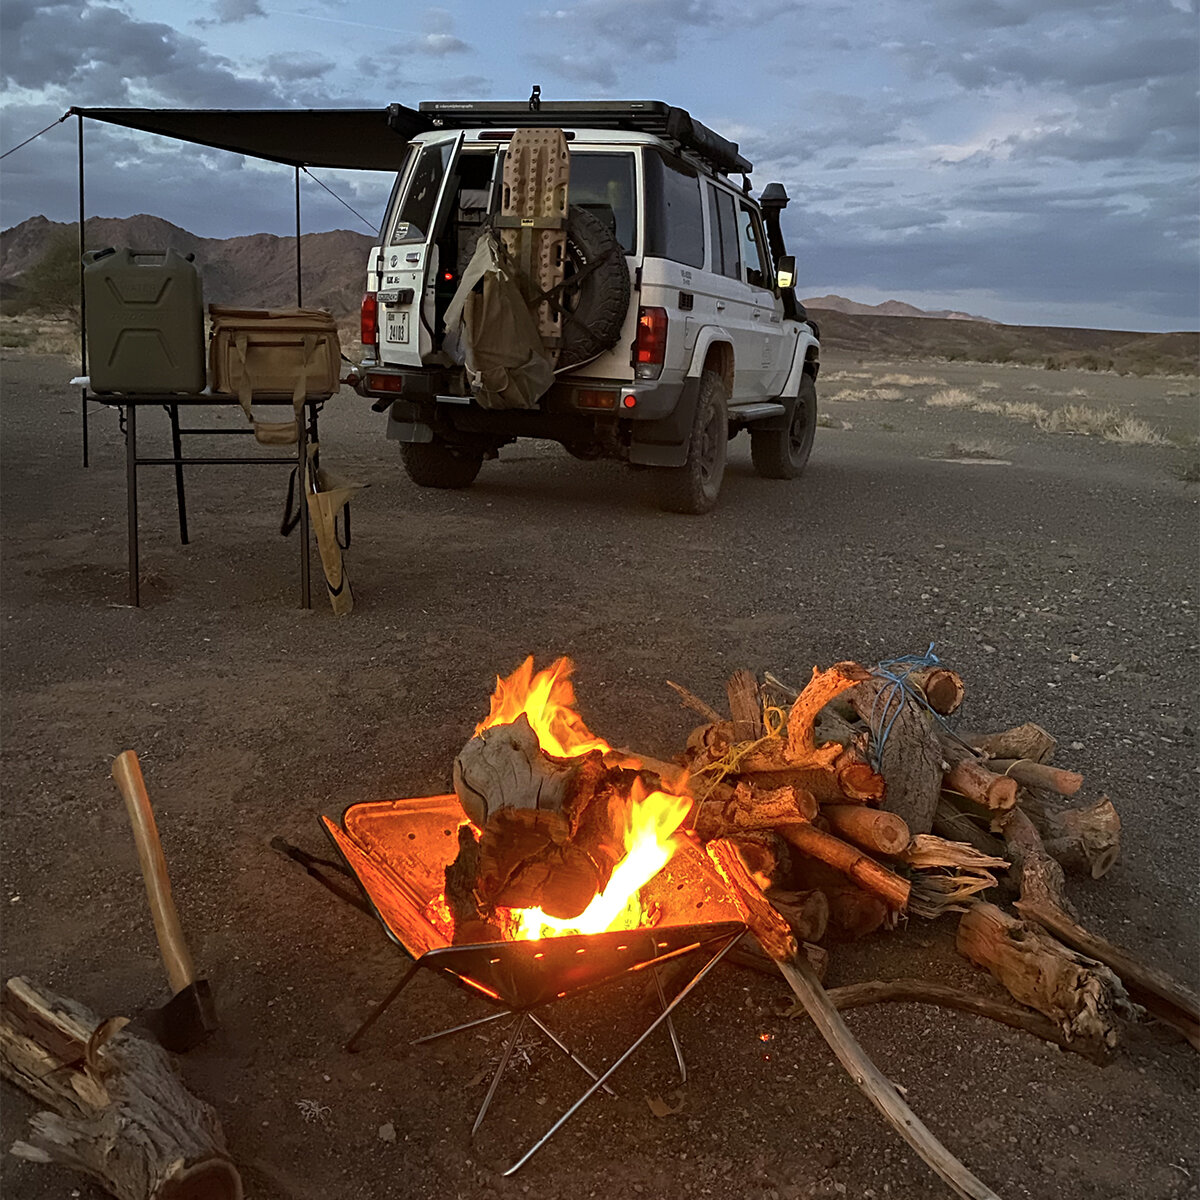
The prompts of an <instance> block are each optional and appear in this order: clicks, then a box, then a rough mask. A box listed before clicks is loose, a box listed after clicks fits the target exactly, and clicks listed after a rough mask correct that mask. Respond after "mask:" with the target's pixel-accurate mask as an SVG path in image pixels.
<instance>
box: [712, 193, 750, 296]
mask: <svg viewBox="0 0 1200 1200" xmlns="http://www.w3.org/2000/svg"><path fill="white" fill-rule="evenodd" d="M708 191H709V195H710V196H711V197H712V202H713V222H712V228H711V231H710V233H711V247H712V269H713V271H715V272H716V273H717V274H718V275H728V276H729V278H730V279H741V278H742V255H741V237H740V235H739V233H738V219H737V201H736V200H735V199H734V198H733V196H732V195H731V194H730V193H729V192H726V191H723V190H722V189H720V188H715V187H712V186H710V187H709V189H708Z"/></svg>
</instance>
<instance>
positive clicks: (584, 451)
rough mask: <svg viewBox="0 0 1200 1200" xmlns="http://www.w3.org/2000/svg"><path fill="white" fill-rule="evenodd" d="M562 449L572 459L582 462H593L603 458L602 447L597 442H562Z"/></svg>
mask: <svg viewBox="0 0 1200 1200" xmlns="http://www.w3.org/2000/svg"><path fill="white" fill-rule="evenodd" d="M562 448H563V449H564V450H565V451H566V452H567V453H568V454H569V455H570V456H571V457H572V458H578V459H582V460H583V461H584V462H595V461H596V460H597V459H598V458H603V457H604V447H603V446H602V445H600V443H599V442H563V443H562Z"/></svg>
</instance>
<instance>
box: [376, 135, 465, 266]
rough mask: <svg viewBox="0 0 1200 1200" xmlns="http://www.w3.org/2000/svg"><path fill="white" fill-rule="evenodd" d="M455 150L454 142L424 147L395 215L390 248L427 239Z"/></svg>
mask: <svg viewBox="0 0 1200 1200" xmlns="http://www.w3.org/2000/svg"><path fill="white" fill-rule="evenodd" d="M453 148H454V144H453V143H452V142H443V143H442V144H441V145H440V146H423V147H422V148H421V156H420V158H418V159H417V164H416V166H415V167H414V168H413V170H412V174H411V175H410V176H409V178H408V185H407V186H406V187H405V189H404V202H403V203H402V204H401V205H400V211H399V212H398V213H397V214H396V223H395V224H394V225H393V226H392V235H391V237H390V238H389V239H388V245H390V246H400V245H403V244H404V243H405V242H423V241H424V240H425V236H426V234H427V233H428V232H429V226H430V224H431V222H432V221H433V217H434V211H433V210H434V207H435V206H436V204H437V198H438V193H439V192H440V191H441V187H442V180H443V179H444V178H445V175H446V166H447V164H448V163H449V161H450V152H451V150H452V149H453Z"/></svg>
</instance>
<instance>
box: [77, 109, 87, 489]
mask: <svg viewBox="0 0 1200 1200" xmlns="http://www.w3.org/2000/svg"><path fill="white" fill-rule="evenodd" d="M75 120H76V121H77V122H78V131H79V138H78V142H79V374H80V375H86V374H87V373H88V364H87V334H86V333H85V332H84V331H85V330H86V329H87V300H86V298H85V297H84V294H83V246H84V242H83V113H76V114H75ZM79 412H80V421H81V425H82V429H83V465H84V466H85V467H86V466H87V465H88V425H87V420H88V402H87V388H86V387H83V388H80V389H79Z"/></svg>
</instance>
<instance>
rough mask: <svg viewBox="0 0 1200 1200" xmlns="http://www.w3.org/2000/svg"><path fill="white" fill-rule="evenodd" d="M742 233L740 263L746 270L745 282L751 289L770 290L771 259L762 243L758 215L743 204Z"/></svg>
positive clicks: (772, 277)
mask: <svg viewBox="0 0 1200 1200" xmlns="http://www.w3.org/2000/svg"><path fill="white" fill-rule="evenodd" d="M739 217H740V220H739V224H740V225H741V231H742V262H743V264H744V265H745V269H746V282H747V283H748V284H749V285H750V286H751V287H758V288H771V287H774V286H775V276H774V272H773V271H772V270H771V259H770V257H769V256H768V254H767V248H766V243H765V242H764V241H763V231H762V222H761V221H760V220H759V218H758V214H757V213H756V212H755V211H754V210H753V209H752V208H751V207H750V205H748V204H746V203H743V204H742V205H741V212H740V214H739Z"/></svg>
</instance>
